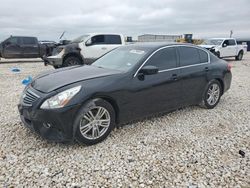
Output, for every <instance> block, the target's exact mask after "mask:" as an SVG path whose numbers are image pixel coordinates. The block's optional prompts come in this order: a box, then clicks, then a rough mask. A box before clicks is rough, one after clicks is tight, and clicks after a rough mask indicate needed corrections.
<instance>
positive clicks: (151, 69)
mask: <svg viewBox="0 0 250 188" xmlns="http://www.w3.org/2000/svg"><path fill="white" fill-rule="evenodd" d="M158 71H159V69H158V68H157V67H156V66H152V65H147V66H145V67H142V68H141V70H140V71H139V73H141V74H143V75H152V74H157V73H158Z"/></svg>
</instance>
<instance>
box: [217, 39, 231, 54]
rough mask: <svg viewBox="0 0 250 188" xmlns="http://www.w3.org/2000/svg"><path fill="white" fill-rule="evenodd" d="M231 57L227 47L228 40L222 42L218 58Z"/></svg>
mask: <svg viewBox="0 0 250 188" xmlns="http://www.w3.org/2000/svg"><path fill="white" fill-rule="evenodd" d="M230 55H231V49H230V46H229V40H224V42H223V43H222V48H221V49H220V57H229V56H230Z"/></svg>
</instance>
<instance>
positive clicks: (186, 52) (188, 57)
mask: <svg viewBox="0 0 250 188" xmlns="http://www.w3.org/2000/svg"><path fill="white" fill-rule="evenodd" d="M178 51H179V56H180V66H181V67H183V66H188V65H195V64H199V63H200V54H199V52H198V49H197V48H193V47H187V46H180V47H178Z"/></svg>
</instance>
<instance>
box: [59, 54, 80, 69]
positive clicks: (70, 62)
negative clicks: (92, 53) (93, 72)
mask: <svg viewBox="0 0 250 188" xmlns="http://www.w3.org/2000/svg"><path fill="white" fill-rule="evenodd" d="M82 64H83V62H82V60H81V59H80V58H79V57H77V56H69V57H66V58H65V59H64V61H63V67H69V66H75V65H82Z"/></svg>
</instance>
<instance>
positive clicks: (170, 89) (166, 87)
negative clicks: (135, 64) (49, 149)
mask: <svg viewBox="0 0 250 188" xmlns="http://www.w3.org/2000/svg"><path fill="white" fill-rule="evenodd" d="M177 62H178V61H177V54H176V49H175V47H168V48H164V49H161V50H159V51H157V52H156V53H155V54H154V55H152V56H151V57H150V58H149V59H148V60H147V62H146V63H145V64H144V65H143V67H145V66H148V65H152V66H156V67H158V69H159V72H158V73H157V74H153V75H145V76H143V79H142V78H141V76H142V75H140V74H137V75H135V77H134V78H133V80H132V83H131V84H130V87H131V95H128V96H129V97H128V99H127V100H128V101H131V102H130V103H127V104H126V105H128V106H129V107H128V109H133V110H131V111H130V116H131V117H132V118H133V116H145V115H149V114H154V113H157V112H162V111H169V110H172V109H176V108H178V107H179V106H180V101H179V99H180V96H181V95H180V90H181V86H180V82H179V80H178V74H179V69H177V68H176V67H177Z"/></svg>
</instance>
